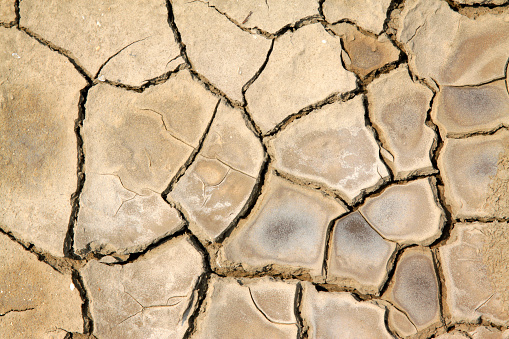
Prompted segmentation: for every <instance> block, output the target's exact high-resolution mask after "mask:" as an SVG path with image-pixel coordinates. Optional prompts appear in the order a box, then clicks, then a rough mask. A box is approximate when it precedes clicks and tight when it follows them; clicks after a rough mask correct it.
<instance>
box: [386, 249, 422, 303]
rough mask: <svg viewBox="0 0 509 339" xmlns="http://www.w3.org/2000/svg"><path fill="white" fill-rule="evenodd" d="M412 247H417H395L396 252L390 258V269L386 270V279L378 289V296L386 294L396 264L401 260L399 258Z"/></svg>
mask: <svg viewBox="0 0 509 339" xmlns="http://www.w3.org/2000/svg"><path fill="white" fill-rule="evenodd" d="M412 247H417V245H409V246H401V245H397V246H396V250H395V251H394V253H393V257H392V265H390V268H389V269H388V270H387V278H386V280H385V282H384V284H383V285H382V287H381V288H380V293H379V295H381V296H383V295H384V294H385V292H387V290H388V288H389V286H391V283H392V281H393V278H394V274H395V273H396V268H397V266H398V263H399V261H400V259H401V256H402V255H403V253H404V252H405V250H406V249H408V248H412ZM388 267H389V266H388Z"/></svg>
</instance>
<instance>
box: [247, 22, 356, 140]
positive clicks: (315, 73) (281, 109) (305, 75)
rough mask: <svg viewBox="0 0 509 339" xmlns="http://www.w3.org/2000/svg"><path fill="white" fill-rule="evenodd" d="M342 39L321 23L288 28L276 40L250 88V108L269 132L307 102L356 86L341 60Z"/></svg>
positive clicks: (265, 130)
mask: <svg viewBox="0 0 509 339" xmlns="http://www.w3.org/2000/svg"><path fill="white" fill-rule="evenodd" d="M341 53H342V49H341V43H340V39H339V38H338V37H335V36H331V35H330V34H328V33H327V32H326V31H325V29H324V28H323V26H322V25H321V24H319V23H317V24H312V25H308V26H304V27H302V28H300V29H298V30H296V31H294V32H287V33H285V34H284V35H283V36H281V37H280V38H278V39H277V40H276V41H275V42H274V49H273V51H272V53H271V55H270V57H269V61H268V63H267V66H266V67H265V69H264V70H263V72H262V73H261V75H260V76H259V77H258V79H257V80H256V81H255V82H254V83H253V84H252V85H251V86H250V87H249V88H248V89H247V91H246V100H247V103H248V105H249V109H250V111H251V114H252V116H253V119H254V120H255V121H256V123H257V124H258V126H259V127H260V128H261V130H262V131H263V132H264V133H265V132H268V131H270V130H272V129H273V128H274V127H275V126H276V125H277V124H279V123H280V122H281V121H283V120H284V119H285V118H286V117H288V116H289V115H291V114H294V113H297V112H298V111H299V110H301V109H303V108H304V107H306V106H309V105H312V104H314V103H316V102H318V101H320V100H323V99H325V98H327V97H328V96H329V95H331V94H333V93H342V92H347V91H351V90H353V89H355V88H356V84H355V76H354V74H353V73H351V72H348V71H346V70H345V69H344V68H343V66H342V63H341Z"/></svg>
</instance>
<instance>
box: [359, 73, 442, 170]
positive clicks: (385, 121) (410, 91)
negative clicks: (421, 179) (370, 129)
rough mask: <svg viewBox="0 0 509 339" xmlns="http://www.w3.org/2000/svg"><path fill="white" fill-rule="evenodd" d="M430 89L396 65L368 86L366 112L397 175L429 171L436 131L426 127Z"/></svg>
mask: <svg viewBox="0 0 509 339" xmlns="http://www.w3.org/2000/svg"><path fill="white" fill-rule="evenodd" d="M432 97H433V92H432V91H431V90H429V89H428V88H427V87H425V86H424V85H421V84H419V83H417V82H414V81H412V79H411V78H410V75H409V73H408V68H407V67H399V68H398V69H397V70H394V71H392V72H390V73H389V74H386V75H382V76H380V77H379V78H377V79H375V80H374V81H373V82H372V83H371V84H369V85H368V100H369V113H370V117H371V121H372V123H373V124H374V126H375V128H376V129H377V131H378V133H379V137H380V140H381V141H382V144H383V146H384V147H385V148H386V149H387V150H388V151H389V152H390V153H391V156H389V157H386V160H387V162H388V164H389V166H391V168H392V169H393V172H394V175H395V177H396V178H406V177H408V176H410V175H412V174H422V173H426V174H428V173H432V172H433V171H434V169H433V165H432V163H431V159H430V153H431V148H432V147H433V144H434V142H435V132H434V131H433V130H432V129H431V128H429V127H428V126H426V116H427V114H428V109H429V105H430V102H431V98H432Z"/></svg>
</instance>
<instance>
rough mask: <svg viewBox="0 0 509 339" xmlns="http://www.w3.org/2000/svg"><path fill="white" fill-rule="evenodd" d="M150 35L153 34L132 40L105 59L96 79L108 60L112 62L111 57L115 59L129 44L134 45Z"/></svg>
mask: <svg viewBox="0 0 509 339" xmlns="http://www.w3.org/2000/svg"><path fill="white" fill-rule="evenodd" d="M150 37H151V35H149V36H147V37H145V38H142V39H138V40H135V41H133V42H131V43H129V44H127V45H126V46H124V47H122V48H120V49H119V50H118V51H117V52H115V53H113V54H112V55H111V56H110V57H108V59H106V61H105V62H104V63H103V64H102V65H101V66H100V67H99V70H98V71H97V73H96V74H95V76H94V79H96V78H97V77H98V76H99V74H101V71H102V69H103V68H104V67H105V66H106V64H108V62H110V61H111V59H113V58H114V57H116V56H117V55H119V54H120V53H121V52H122V51H123V50H125V49H126V48H128V47H129V46H131V45H134V44H136V43H138V42H141V41H144V40H147V39H148V38H150Z"/></svg>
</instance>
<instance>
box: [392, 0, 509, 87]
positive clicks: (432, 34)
mask: <svg viewBox="0 0 509 339" xmlns="http://www.w3.org/2000/svg"><path fill="white" fill-rule="evenodd" d="M397 21H398V22H399V24H398V25H397V28H396V29H397V39H398V40H399V41H400V42H401V43H403V45H404V46H405V49H406V50H407V53H408V54H409V65H410V66H411V69H412V70H414V71H415V72H416V73H417V74H418V75H419V76H421V77H424V78H427V79H428V80H430V81H431V82H433V81H435V82H437V83H439V84H440V85H455V86H461V85H474V84H480V83H484V82H487V81H490V80H494V79H497V78H501V77H503V76H504V69H505V64H506V62H507V50H508V48H509V22H508V21H507V20H506V19H505V15H503V14H502V15H493V14H486V15H482V16H480V17H478V18H476V19H475V20H474V19H470V18H468V17H466V16H462V15H460V14H459V13H457V12H455V11H454V10H453V9H451V8H450V7H449V5H448V4H447V2H444V1H441V0H412V1H409V2H408V3H406V4H405V8H404V9H403V11H402V13H401V16H400V17H399V18H398V19H397Z"/></svg>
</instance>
